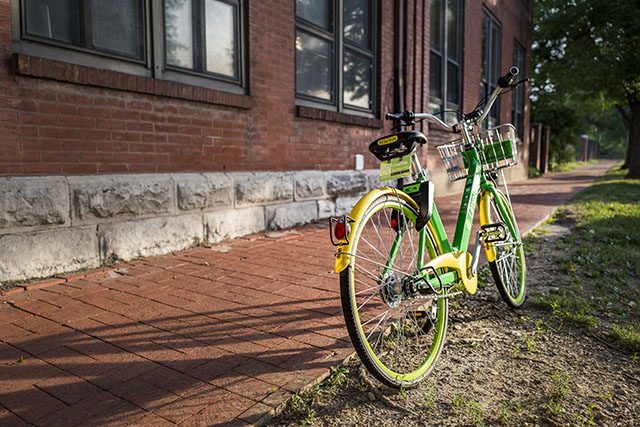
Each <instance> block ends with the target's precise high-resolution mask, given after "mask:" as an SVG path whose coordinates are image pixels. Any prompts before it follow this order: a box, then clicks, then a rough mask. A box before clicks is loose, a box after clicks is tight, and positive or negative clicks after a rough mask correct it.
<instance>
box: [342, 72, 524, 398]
mask: <svg viewBox="0 0 640 427" xmlns="http://www.w3.org/2000/svg"><path fill="white" fill-rule="evenodd" d="M517 74H518V69H517V68H516V67H513V68H511V69H510V70H509V72H508V73H507V74H505V75H504V76H502V77H500V79H499V80H498V86H497V87H496V89H495V90H494V91H493V93H492V94H491V95H490V97H489V99H488V101H487V102H486V105H483V103H484V101H481V102H480V104H478V106H477V107H476V108H475V109H474V110H473V111H472V112H470V113H468V114H466V115H464V116H463V117H462V119H461V120H460V121H459V122H458V123H456V124H454V125H448V124H446V123H445V122H444V121H442V120H440V119H439V118H438V117H436V116H435V115H432V114H428V113H419V114H414V113H413V112H411V111H405V112H403V113H398V114H387V115H386V116H385V118H386V119H387V120H392V119H393V120H400V124H399V125H397V126H395V127H394V128H393V129H395V128H397V127H405V129H406V127H408V126H412V125H415V123H416V121H415V120H416V119H422V120H427V121H429V122H431V123H434V124H435V125H437V126H438V127H440V128H442V129H444V130H446V131H449V132H453V133H459V134H461V138H459V139H457V140H454V141H452V142H450V143H447V144H443V145H440V146H437V147H436V148H437V150H438V152H439V154H440V157H441V158H442V160H443V162H444V164H445V167H446V169H447V173H448V175H449V179H450V180H451V181H455V180H459V179H466V181H465V187H464V192H463V195H462V201H461V205H460V211H459V213H458V220H457V223H456V228H455V234H454V237H453V242H452V243H450V242H449V240H448V238H447V234H446V232H445V230H444V227H443V225H442V220H441V218H440V214H439V213H438V210H437V208H436V206H435V204H434V202H433V194H434V185H433V183H432V182H431V181H430V180H429V172H428V170H426V169H423V168H422V167H421V166H420V163H419V160H418V156H417V154H416V148H417V146H418V145H422V144H426V143H427V139H426V137H425V136H424V134H422V133H421V132H419V131H416V130H403V131H400V132H397V133H394V134H392V135H387V136H385V137H383V138H380V139H377V140H375V141H373V142H372V143H371V144H370V146H369V150H370V151H371V152H372V153H373V154H374V155H375V156H376V157H377V158H378V159H379V160H380V161H381V162H382V163H381V166H380V168H381V181H384V180H385V179H393V178H396V177H398V176H408V175H409V174H411V176H412V177H413V179H414V181H413V182H412V183H410V184H407V185H403V186H401V188H394V187H390V186H387V187H383V188H380V189H375V190H372V191H370V192H369V193H367V194H366V195H365V196H363V197H362V198H361V199H360V200H359V201H358V202H357V203H356V205H355V206H354V208H353V209H352V210H351V212H350V214H349V215H346V216H343V217H338V218H336V217H332V218H331V220H330V227H329V229H330V237H331V241H332V242H333V243H334V245H336V246H337V247H338V249H337V251H336V254H335V257H336V259H335V271H336V272H337V273H340V291H341V299H342V309H343V313H344V317H345V323H346V326H347V330H348V332H349V336H350V338H351V341H352V343H353V345H354V347H355V350H356V352H357V354H358V356H359V357H360V359H361V360H362V362H363V364H364V366H365V367H366V368H367V369H368V370H369V372H370V373H371V374H373V376H375V377H376V378H377V379H378V380H380V381H381V382H382V383H384V384H386V385H388V386H391V387H396V388H400V387H403V388H410V387H414V386H416V385H418V383H419V382H420V381H422V380H423V379H424V378H425V377H426V376H427V375H428V374H429V373H430V372H431V370H432V369H433V368H434V366H435V364H436V361H437V359H438V357H439V355H440V353H441V351H442V348H443V345H444V342H445V336H446V330H447V317H448V316H447V314H448V301H449V298H450V297H453V296H456V295H460V294H462V293H463V290H462V288H463V289H464V290H466V291H467V292H468V293H469V294H474V293H475V292H476V289H477V284H478V264H479V259H480V249H481V248H484V251H485V255H486V258H487V260H488V262H489V266H490V269H491V273H492V275H493V278H494V281H495V283H496V286H497V288H498V290H499V292H500V295H501V296H502V298H503V299H504V300H505V301H506V303H507V304H508V305H509V306H510V307H513V308H518V307H520V306H521V305H522V303H523V302H524V300H525V295H526V280H525V278H526V266H525V259H524V248H523V245H522V239H521V236H520V233H519V231H518V227H517V224H516V219H515V216H514V214H513V210H512V208H511V201H510V198H509V192H508V188H507V184H506V181H505V180H504V171H503V169H504V168H505V167H509V166H513V165H515V164H516V163H517V161H518V155H517V146H516V143H515V141H516V140H515V128H514V127H513V126H512V125H510V124H506V125H501V126H497V127H495V128H492V129H488V130H481V129H480V128H479V125H480V124H481V123H482V122H483V121H484V120H485V119H486V117H487V115H488V113H489V111H490V110H491V107H492V106H493V104H494V102H495V101H496V99H497V98H498V96H500V95H501V94H503V93H506V89H508V88H514V87H515V86H517V85H518V84H521V83H523V82H525V81H526V80H527V79H525V80H521V81H520V82H518V83H515V84H514V83H513V82H514V77H515V76H516V75H517ZM483 107H484V108H483ZM498 172H500V174H501V177H502V182H503V187H504V191H502V190H501V189H500V186H499V185H498ZM476 206H477V207H478V208H479V218H480V226H481V227H480V230H478V231H477V233H476V239H475V240H476V241H475V249H474V252H473V255H472V254H471V253H469V252H468V251H467V249H468V247H469V241H470V238H471V230H472V226H473V218H474V213H475V210H476ZM336 240H337V241H336ZM460 283H461V284H462V286H459V284H460Z"/></svg>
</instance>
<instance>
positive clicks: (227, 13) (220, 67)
mask: <svg viewBox="0 0 640 427" xmlns="http://www.w3.org/2000/svg"><path fill="white" fill-rule="evenodd" d="M205 19H206V24H205V31H206V40H205V43H206V52H207V57H206V61H207V71H210V72H212V73H217V74H222V75H225V76H229V77H235V75H236V55H235V52H236V49H235V45H236V40H235V37H236V30H235V27H236V25H235V22H236V19H235V11H234V7H233V5H230V4H227V3H223V2H221V1H216V0H206V2H205Z"/></svg>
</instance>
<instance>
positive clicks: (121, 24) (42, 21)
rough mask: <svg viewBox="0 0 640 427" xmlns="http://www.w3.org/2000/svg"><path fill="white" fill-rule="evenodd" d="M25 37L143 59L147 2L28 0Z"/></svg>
mask: <svg viewBox="0 0 640 427" xmlns="http://www.w3.org/2000/svg"><path fill="white" fill-rule="evenodd" d="M23 6H24V17H25V19H24V38H26V39H31V40H35V41H41V42H43V43H50V44H53V45H59V46H68V47H71V48H75V49H79V50H92V51H96V52H100V53H102V54H105V55H113V56H117V57H121V58H128V59H134V60H139V61H143V60H144V56H145V55H144V53H145V52H144V50H145V49H144V32H145V31H144V20H143V19H142V17H143V16H144V4H143V2H140V1H131V0H111V1H108V2H106V1H99V0H86V1H83V0H25V1H24V2H23Z"/></svg>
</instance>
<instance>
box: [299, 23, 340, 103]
mask: <svg viewBox="0 0 640 427" xmlns="http://www.w3.org/2000/svg"><path fill="white" fill-rule="evenodd" d="M331 57H332V49H331V44H330V43H329V42H327V41H325V40H322V39H320V38H318V37H314V36H312V35H310V34H305V33H303V32H301V31H298V32H296V90H297V92H298V93H302V94H305V95H308V96H313V97H315V98H320V99H326V100H331V99H333V92H332V86H333V83H332V78H331V69H332V67H333V65H332V61H331Z"/></svg>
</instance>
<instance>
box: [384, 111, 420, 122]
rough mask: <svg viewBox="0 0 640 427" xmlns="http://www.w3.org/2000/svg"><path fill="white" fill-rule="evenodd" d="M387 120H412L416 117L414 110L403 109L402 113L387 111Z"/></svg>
mask: <svg viewBox="0 0 640 427" xmlns="http://www.w3.org/2000/svg"><path fill="white" fill-rule="evenodd" d="M384 118H385V119H387V120H402V121H404V122H410V121H412V120H414V119H415V118H416V115H415V113H414V112H413V111H403V112H402V113H387V114H386V115H385V116H384Z"/></svg>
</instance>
